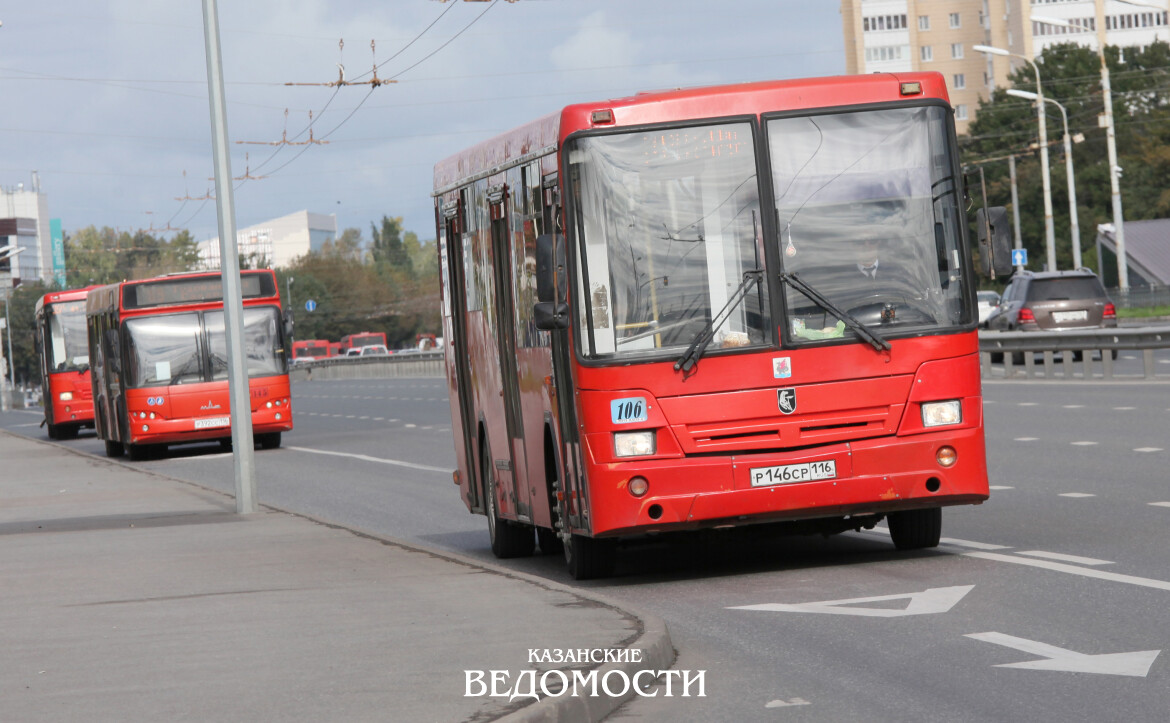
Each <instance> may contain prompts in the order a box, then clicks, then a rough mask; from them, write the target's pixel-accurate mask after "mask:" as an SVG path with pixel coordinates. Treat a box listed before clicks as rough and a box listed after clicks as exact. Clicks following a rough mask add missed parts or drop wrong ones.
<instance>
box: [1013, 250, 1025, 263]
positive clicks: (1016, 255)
mask: <svg viewBox="0 0 1170 723" xmlns="http://www.w3.org/2000/svg"><path fill="white" fill-rule="evenodd" d="M1027 265H1028V249H1012V266H1027Z"/></svg>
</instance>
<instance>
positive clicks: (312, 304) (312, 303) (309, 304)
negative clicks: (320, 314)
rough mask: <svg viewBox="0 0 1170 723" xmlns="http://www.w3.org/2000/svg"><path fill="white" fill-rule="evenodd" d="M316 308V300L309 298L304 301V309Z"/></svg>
mask: <svg viewBox="0 0 1170 723" xmlns="http://www.w3.org/2000/svg"><path fill="white" fill-rule="evenodd" d="M316 308H317V302H316V301H313V300H312V299H309V300H308V301H306V302H305V311H312V310H313V309H316Z"/></svg>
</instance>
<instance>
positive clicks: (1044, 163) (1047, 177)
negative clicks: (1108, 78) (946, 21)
mask: <svg viewBox="0 0 1170 723" xmlns="http://www.w3.org/2000/svg"><path fill="white" fill-rule="evenodd" d="M972 50H975V51H976V52H980V53H988V54H990V55H1002V56H1011V57H1013V58H1019V59H1021V60H1023V61H1025V62H1027V63H1028V65H1030V66H1032V72H1033V73H1034V74H1035V76H1036V95H1037V97H1039V98H1040V102H1039V103H1038V104H1037V107H1036V119H1037V121H1038V122H1039V125H1040V180H1041V182H1042V184H1043V186H1044V240H1045V242H1046V246H1047V250H1048V270H1049V271H1056V230H1055V229H1054V228H1053V226H1052V178H1051V173H1050V171H1049V168H1048V124H1047V123H1046V122H1045V114H1044V88H1043V87H1042V86H1041V85H1040V68H1038V67H1037V66H1036V64H1035V63H1034V62H1032V59H1031V58H1029V57H1028V56H1026V55H1019V54H1018V53H1012V52H1009V51H1007V50H1004V49H1003V48H994V47H992V46H990V45H974V46H972Z"/></svg>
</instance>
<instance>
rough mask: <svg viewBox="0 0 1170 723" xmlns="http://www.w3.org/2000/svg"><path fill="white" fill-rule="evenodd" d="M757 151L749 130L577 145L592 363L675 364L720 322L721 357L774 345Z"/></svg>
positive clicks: (578, 230) (584, 322)
mask: <svg viewBox="0 0 1170 723" xmlns="http://www.w3.org/2000/svg"><path fill="white" fill-rule="evenodd" d="M753 148H754V141H753V136H752V126H751V124H749V123H743V122H739V123H720V124H712V125H702V126H688V127H685V128H668V129H656V130H647V131H636V132H628V133H617V134H609V135H592V136H584V137H579V138H576V139H574V140H572V141H571V142H570V143H569V144H568V151H567V153H568V162H569V167H570V192H571V193H572V194H573V198H574V214H573V220H572V222H571V223H572V224H573V229H572V231H571V233H572V234H573V235H575V237H576V243H577V244H578V245H577V252H578V256H579V268H580V270H581V273H580V274H578V278H579V280H580V285H579V287H578V288H577V294H578V298H579V299H583V300H584V301H583V303H580V304H578V305H577V306H578V308H579V314H580V328H581V329H582V331H581V337H582V339H581V347H582V350H583V353H584V355H585V356H586V357H593V358H610V359H612V358H619V357H630V356H655V357H659V356H663V355H666V356H671V355H673V356H675V357H677V356H678V355H679V354H680V353H681V352H683V351H684V350H685V349H686V348H687V347H688V346H689V345H690V344H691V343H692V341H693V340H694V339H695V338H696V336H697V335H699V334H702V333H703V332H704V331H705V329H706V328H707V326H708V325H709V324H710V323H711V322H713V321H718V322H719V324H718V326H717V328H715V329H713V330H712V340H713V343H712V344H711V347H710V348H711V349H712V350H715V349H727V348H736V347H750V346H760V345H763V344H766V343H768V342H769V339H770V336H771V335H770V332H769V330H770V329H771V328H772V322H771V321H770V314H769V303H770V302H769V301H768V298H767V280H766V279H765V278H764V275H763V274H760V273H758V271H759V270H760V269H761V268H762V267H763V264H764V260H763V247H762V241H761V238H762V237H761V219H760V204H759V192H758V176H757V171H756V160H755V154H754V151H753ZM741 285H745V286H746V288H745V289H744V290H742V291H740V287H741ZM737 291H740V293H739V294H737ZM729 301H732V302H733V303H731V304H729V303H728V302H729ZM721 311H723V313H722V314H721V313H720V312H721Z"/></svg>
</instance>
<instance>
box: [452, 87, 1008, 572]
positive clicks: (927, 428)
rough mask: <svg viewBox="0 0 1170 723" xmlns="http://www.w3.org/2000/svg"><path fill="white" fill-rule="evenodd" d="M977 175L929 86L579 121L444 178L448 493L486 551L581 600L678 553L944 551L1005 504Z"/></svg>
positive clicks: (469, 162) (641, 103)
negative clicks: (956, 508)
mask: <svg viewBox="0 0 1170 723" xmlns="http://www.w3.org/2000/svg"><path fill="white" fill-rule="evenodd" d="M961 178H962V177H961V170H960V166H959V153H958V148H957V143H956V139H955V130H954V113H953V110H952V108H951V106H950V104H949V101H948V98H947V91H946V86H945V83H944V80H943V76H941V75H939V74H938V73H906V74H880V75H878V74H874V75H855V76H848V77H838V78H820V79H809V80H785V81H775V82H760V83H747V84H742V85H733V86H725V87H711V88H699V89H689V90H673V91H666V92H660V93H647V94H639V95H636V96H634V97H630V98H623V99H618V100H606V101H601V102H597V103H583V104H578V105H570V106H568V107H566V108H564V109H562V110H560V111H558V112H556V113H553V114H552V115H549V116H547V117H545V118H541V119H539V120H537V121H534V122H533V123H531V124H529V125H526V126H522V127H520V128H517V129H515V130H513V131H511V132H509V133H506V134H504V135H502V136H499V137H497V138H494V139H491V140H488V141H485V142H483V143H481V144H479V145H477V146H475V147H473V148H470V149H468V150H466V151H464V152H462V153H459V154H457V155H455V156H452V157H450V158H448V159H446V160H444V161H442V162H440V163H439V164H438V165H436V167H435V172H434V193H433V196H434V198H435V202H436V207H435V213H436V222H437V234H438V239H439V249H440V251H439V253H440V262H441V275H442V315H443V333H444V335H445V337H446V339H447V343H446V345H445V348H446V353H445V358H446V366H447V371H448V386H449V396H450V400H451V415H452V422H453V433H454V437H455V441H456V457H457V464H458V469H457V471H456V472H455V482H456V484H458V485H459V490H460V495H461V497H462V499H463V501H464V503H465V504H466V505H467V507H468V508H469V509H470V510H472V511H473V512H478V513H481V514H485V515H486V516H487V518H488V525H487V526H488V533H489V538H490V541H491V547H492V551H493V552H494V553H495V554H496V555H497V556H499V557H513V556H521V555H530V554H532V553H533V551H534V548H535V543H536V542H539V544H540V547H541V549H542V551H546V552H547V551H554V550H561V551H563V554H564V556H565V558H566V562H567V563H568V566H569V569H570V572H571V573H572V575H573V576H575V577H578V578H584V577H594V576H601V575H607V574H610V573H611V572H612V569H613V565H614V560H615V548H616V544H615V543H616V541H618V540H620V539H621V538H629V537H633V536H638V535H644V534H646V533H666V532H671V531H676V530H678V531H681V530H693V529H699V528H724V527H734V526H741V525H750V524H755V523H764V522H780V523H783V524H779V525H776V526H775V528H776V531H777V532H798V533H825V534H829V533H837V532H843V531H846V530H860V529H862V528H867V529H868V528H872V527H873V526H875V525H876V524H877V523H878V522H879V521H881V520H882V519H883V518H886V519H887V520H888V524H889V530H890V533H891V537H892V539H893V542H894V544H895V545H896V546H897V547H898V548H899V549H911V548H922V547H931V546H935V545H937V544H938V541H939V536H940V530H941V518H942V517H941V508H942V507H943V506H947V505H965V504H979V503H981V502H983V501H984V500H986V499H987V498H988V489H989V487H988V478H987V466H986V455H985V451H984V435H983V417H982V392H981V386H980V378H979V359H978V351H979V345H978V339H977V337H976V322H977V315H976V306H975V279H974V272H973V269H972V259H971V254H970V250H969V249H970V247H969V242H968V238H967V220H966V219H965V218H964V212H963V209H964V201H963V183H962V180H961ZM1004 230H1005V229H999V228H996V229H995V234H996V238H997V240H998V241H997V243H1000V242H1002V238H1003V236H1002V234H1003V231H1004ZM875 249H876V251H875ZM875 254H880V262H879V263H874V264H870V258H871V257H874V256H875ZM863 261H864V263H863ZM875 270H876V271H875ZM871 272H872V273H871ZM863 274H864V276H863ZM863 279H865V280H864V281H863Z"/></svg>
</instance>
